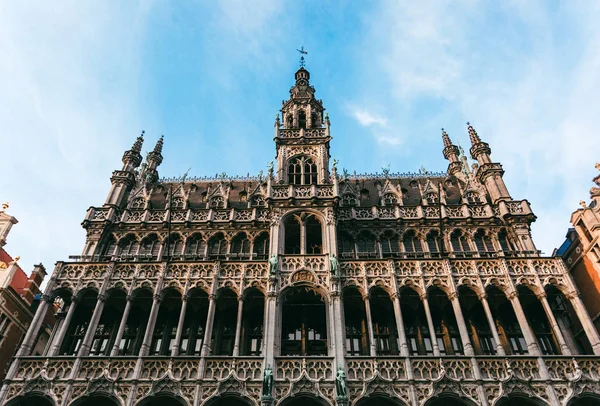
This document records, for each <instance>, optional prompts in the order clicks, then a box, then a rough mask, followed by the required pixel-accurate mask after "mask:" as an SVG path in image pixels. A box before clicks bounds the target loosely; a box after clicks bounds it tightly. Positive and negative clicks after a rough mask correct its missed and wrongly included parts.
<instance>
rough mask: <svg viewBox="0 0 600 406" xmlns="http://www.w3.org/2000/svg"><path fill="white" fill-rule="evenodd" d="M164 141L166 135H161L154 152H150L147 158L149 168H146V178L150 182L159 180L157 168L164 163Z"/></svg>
mask: <svg viewBox="0 0 600 406" xmlns="http://www.w3.org/2000/svg"><path fill="white" fill-rule="evenodd" d="M163 142H164V135H161V136H160V138H159V139H158V141H157V142H156V145H155V146H154V149H153V150H152V152H150V153H148V157H147V158H146V160H147V161H148V168H147V169H146V179H147V180H148V181H150V183H153V182H156V181H157V180H158V171H157V170H156V168H158V166H159V165H160V164H161V163H162V161H163V156H162V148H163Z"/></svg>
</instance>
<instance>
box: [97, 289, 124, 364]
mask: <svg viewBox="0 0 600 406" xmlns="http://www.w3.org/2000/svg"><path fill="white" fill-rule="evenodd" d="M126 297H127V293H126V292H125V291H124V290H122V289H114V290H112V291H109V295H108V297H107V299H106V303H105V304H104V308H103V310H102V314H101V316H100V320H98V324H97V325H96V331H94V337H93V339H92V344H91V346H90V355H109V354H110V351H111V349H112V348H111V347H112V340H114V338H113V337H114V336H115V334H116V332H117V329H118V328H119V322H120V321H121V317H122V315H123V311H124V310H125V304H126V302H127V298H126ZM111 339H112V340H111Z"/></svg>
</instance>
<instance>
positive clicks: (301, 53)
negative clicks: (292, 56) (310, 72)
mask: <svg viewBox="0 0 600 406" xmlns="http://www.w3.org/2000/svg"><path fill="white" fill-rule="evenodd" d="M296 51H298V52H300V67H301V68H304V55H308V52H306V51H305V50H304V45H303V46H301V47H300V49H296Z"/></svg>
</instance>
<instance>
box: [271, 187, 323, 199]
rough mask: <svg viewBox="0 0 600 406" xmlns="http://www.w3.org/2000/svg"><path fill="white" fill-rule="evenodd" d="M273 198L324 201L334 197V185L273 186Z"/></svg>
mask: <svg viewBox="0 0 600 406" xmlns="http://www.w3.org/2000/svg"><path fill="white" fill-rule="evenodd" d="M272 192H273V193H272V197H273V199H275V200H278V199H289V198H292V197H293V198H295V199H316V198H319V199H322V198H331V197H334V193H333V186H332V185H285V186H273V190H272Z"/></svg>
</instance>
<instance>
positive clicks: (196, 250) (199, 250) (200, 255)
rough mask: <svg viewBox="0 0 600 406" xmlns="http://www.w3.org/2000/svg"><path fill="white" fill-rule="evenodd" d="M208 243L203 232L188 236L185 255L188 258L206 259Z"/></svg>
mask: <svg viewBox="0 0 600 406" xmlns="http://www.w3.org/2000/svg"><path fill="white" fill-rule="evenodd" d="M206 248H207V244H206V241H205V240H204V238H203V236H202V234H200V233H194V234H192V235H191V236H190V237H188V239H187V241H186V244H185V257H186V258H187V259H204V257H205V256H206Z"/></svg>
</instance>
